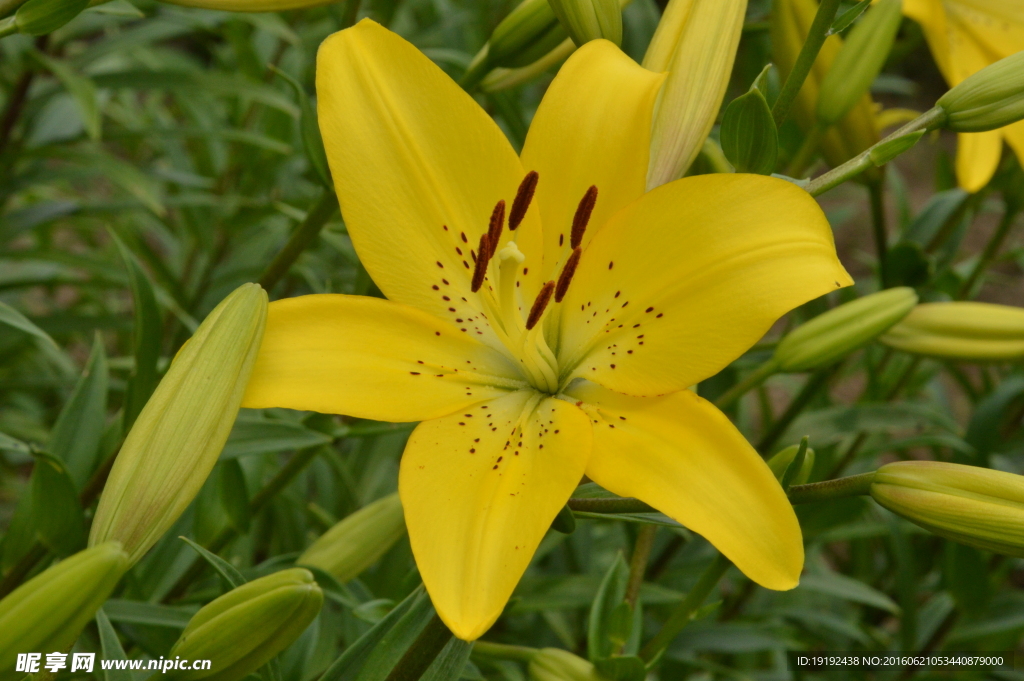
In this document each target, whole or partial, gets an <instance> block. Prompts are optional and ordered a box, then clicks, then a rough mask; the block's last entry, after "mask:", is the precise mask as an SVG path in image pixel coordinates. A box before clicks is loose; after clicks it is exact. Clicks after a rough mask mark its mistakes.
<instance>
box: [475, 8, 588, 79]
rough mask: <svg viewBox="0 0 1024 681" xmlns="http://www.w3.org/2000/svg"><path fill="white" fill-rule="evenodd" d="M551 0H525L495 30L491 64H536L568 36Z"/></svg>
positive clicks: (512, 65) (516, 65) (489, 57)
mask: <svg viewBox="0 0 1024 681" xmlns="http://www.w3.org/2000/svg"><path fill="white" fill-rule="evenodd" d="M568 35H569V34H568V32H567V31H566V30H565V27H564V26H562V24H561V23H559V21H558V18H557V17H556V16H555V13H554V11H553V10H552V9H551V5H550V4H548V0H523V2H521V3H519V5H517V6H516V8H515V9H513V10H512V11H511V12H509V14H508V16H507V17H505V18H504V19H503V20H502V22H501V23H500V24H498V25H497V27H496V28H495V29H494V33H492V34H491V39H490V41H489V48H488V52H487V62H488V63H489V64H490V65H491V66H505V67H511V68H515V67H520V66H526V65H528V64H532V63H533V62H535V61H537V60H538V59H540V58H541V57H543V56H544V55H546V54H547V53H548V52H550V51H551V50H553V49H555V48H556V47H558V45H559V43H561V42H562V41H563V40H565V39H566V38H567V37H568Z"/></svg>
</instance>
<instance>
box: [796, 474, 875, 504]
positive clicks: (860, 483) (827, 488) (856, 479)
mask: <svg viewBox="0 0 1024 681" xmlns="http://www.w3.org/2000/svg"><path fill="white" fill-rule="evenodd" d="M874 479H875V473H874V471H872V472H870V473H861V474H860V475H851V476H850V477H847V478H836V479H835V480H825V481H824V482H812V483H810V484H807V485H793V486H792V487H790V488H789V501H790V503H792V504H812V503H814V502H817V501H831V500H833V499H844V498H846V497H859V496H864V495H865V494H869V493H870V491H871V483H872V482H873V481H874Z"/></svg>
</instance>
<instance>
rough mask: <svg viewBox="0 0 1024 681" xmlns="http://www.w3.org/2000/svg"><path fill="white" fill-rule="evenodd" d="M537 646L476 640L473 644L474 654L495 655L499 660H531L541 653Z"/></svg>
mask: <svg viewBox="0 0 1024 681" xmlns="http://www.w3.org/2000/svg"><path fill="white" fill-rule="evenodd" d="M539 652H540V651H539V650H538V649H537V648H529V647H527V646H510V645H506V644H504V643H492V642H490V641H476V642H475V643H474V644H473V654H474V655H482V656H484V657H493V658H495V659H498V660H519V661H520V662H529V661H530V660H532V659H533V656H534V655H536V654H537V653H539Z"/></svg>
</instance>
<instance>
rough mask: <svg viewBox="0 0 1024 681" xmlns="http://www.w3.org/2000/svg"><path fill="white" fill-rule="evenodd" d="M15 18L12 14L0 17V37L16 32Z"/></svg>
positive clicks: (16, 23)
mask: <svg viewBox="0 0 1024 681" xmlns="http://www.w3.org/2000/svg"><path fill="white" fill-rule="evenodd" d="M15 19H16V17H14V16H9V17H7V18H6V19H0V38H5V37H7V36H9V35H14V34H15V33H17V32H18V22H17V21H16V20H15Z"/></svg>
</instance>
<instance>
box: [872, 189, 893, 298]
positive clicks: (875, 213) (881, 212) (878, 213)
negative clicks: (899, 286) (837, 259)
mask: <svg viewBox="0 0 1024 681" xmlns="http://www.w3.org/2000/svg"><path fill="white" fill-rule="evenodd" d="M868 194H869V195H870V197H871V227H872V232H873V233H874V235H875V252H876V253H877V255H878V280H879V283H880V285H881V288H886V287H887V286H888V280H889V279H888V277H887V276H886V272H885V256H886V252H887V251H888V248H889V230H888V229H887V228H886V219H885V193H884V191H883V185H882V179H881V178H879V180H877V181H875V182H871V183H870V184H869V185H868Z"/></svg>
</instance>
